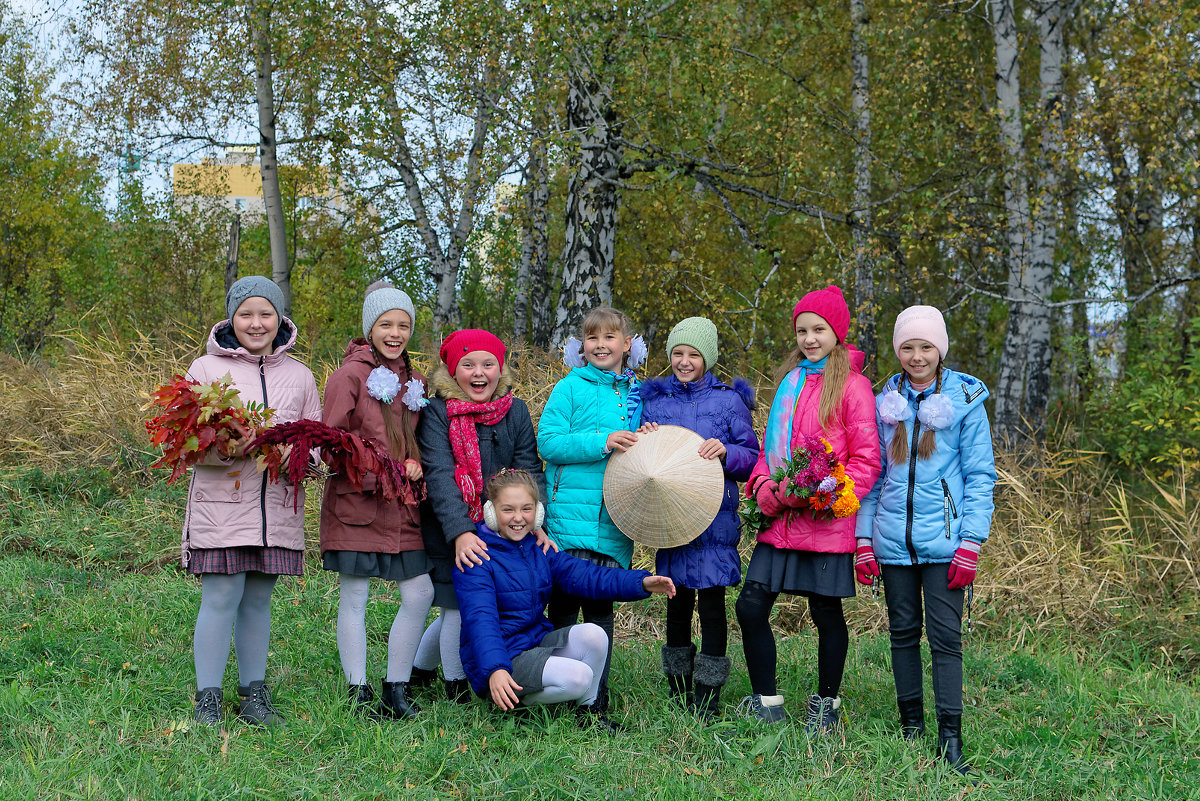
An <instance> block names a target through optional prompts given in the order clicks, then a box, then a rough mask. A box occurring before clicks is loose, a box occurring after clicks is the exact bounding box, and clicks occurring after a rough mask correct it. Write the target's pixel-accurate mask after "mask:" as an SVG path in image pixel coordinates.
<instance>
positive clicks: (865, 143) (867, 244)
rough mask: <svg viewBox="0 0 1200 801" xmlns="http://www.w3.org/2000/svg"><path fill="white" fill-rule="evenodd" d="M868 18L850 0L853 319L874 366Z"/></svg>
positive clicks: (861, 0)
mask: <svg viewBox="0 0 1200 801" xmlns="http://www.w3.org/2000/svg"><path fill="white" fill-rule="evenodd" d="M869 24H870V18H869V16H868V14H867V4H866V0H850V25H851V34H850V51H851V55H850V63H851V72H852V79H851V84H850V113H851V116H852V117H853V118H854V132H855V140H856V141H855V143H854V209H853V211H852V214H853V217H854V219H855V221H856V222H858V223H859V224H858V225H855V226H852V227H851V229H850V238H851V241H852V244H853V250H854V319H855V329H856V330H857V332H858V348H859V350H861V351H862V352H863V354H864V355H865V356H866V363H867V365H868V366H869V367H871V368H872V369H873V368H874V363H875V358H876V352H877V337H876V334H875V263H874V259H873V258H872V255H871V238H870V234H869V233H868V232H869V231H870V230H871V228H872V227H873V225H874V214H873V213H872V208H871V106H870V82H869V72H868V61H867V31H868V26H869Z"/></svg>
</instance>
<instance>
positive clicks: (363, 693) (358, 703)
mask: <svg viewBox="0 0 1200 801" xmlns="http://www.w3.org/2000/svg"><path fill="white" fill-rule="evenodd" d="M346 695H347V696H348V697H349V698H350V710H351V711H352V712H355V713H356V714H359V715H362V716H363V717H364V718H366V719H367V720H383V717H382V716H381V715H380V714H379V705H378V704H377V703H375V691H374V690H372V689H371V685H369V684H351V685H350V686H349V687H347V688H346Z"/></svg>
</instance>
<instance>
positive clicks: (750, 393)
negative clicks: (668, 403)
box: [640, 373, 755, 411]
mask: <svg viewBox="0 0 1200 801" xmlns="http://www.w3.org/2000/svg"><path fill="white" fill-rule="evenodd" d="M689 383H691V384H693V385H694V386H693V387H689V386H688V385H687V384H685V383H683V382H682V381H680V380H679V379H677V378H676V377H675V376H673V375H668V376H663V377H662V378H651V379H650V380H648V381H644V382H642V385H641V387H640V390H641V393H642V401H643V402H645V401H649V400H651V399H654V398H661V397H663V396H664V395H677V394H679V393H681V392H690V391H692V389H697V390H699V389H709V388H712V389H722V390H732V391H734V392H736V393H737V394H738V396H739V397H740V398H741V399H742V402H743V403H745V404H746V408H747V409H749V410H750V411H754V406H755V391H754V387H753V386H751V384H750V382H749V381H747V380H746V379H744V378H735V379H733V386H730V385H729V384H726V383H725V382H723V381H721V380H719V379H718V378H717V377H716V376H714V375H713V374H712V373H705V374H704V375H703V376H701V377H700V379H699V380H697V381H694V382H689Z"/></svg>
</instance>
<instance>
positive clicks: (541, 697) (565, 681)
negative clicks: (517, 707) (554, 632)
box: [521, 623, 608, 706]
mask: <svg viewBox="0 0 1200 801" xmlns="http://www.w3.org/2000/svg"><path fill="white" fill-rule="evenodd" d="M607 661H608V635H607V634H605V633H604V629H602V628H600V627H599V626H597V625H596V624H595V623H580V624H578V625H575V626H572V627H571V629H570V631H569V632H568V634H567V644H566V645H564V646H563V647H562V648H556V649H555V650H554V652H553V655H552V656H551V657H550V658H549V659H547V660H546V667H545V668H543V670H542V689H541V690H538V691H537V692H535V693H530V694H529V695H527V696H525V697H524V698H522V699H521V703H522V705H525V706H532V705H533V704H555V703H559V702H560V701H578V702H579V705H580V706H590V705H591V704H592V703H594V702H595V700H596V695H597V694H598V693H599V690H600V678H601V676H603V675H604V665H605V663H606V662H607Z"/></svg>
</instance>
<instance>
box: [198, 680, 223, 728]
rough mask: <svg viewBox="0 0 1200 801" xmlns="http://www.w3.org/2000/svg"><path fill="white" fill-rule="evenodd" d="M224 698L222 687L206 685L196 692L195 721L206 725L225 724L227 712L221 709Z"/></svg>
mask: <svg viewBox="0 0 1200 801" xmlns="http://www.w3.org/2000/svg"><path fill="white" fill-rule="evenodd" d="M223 700H224V698H223V695H222V693H221V688H220V687H205V688H204V689H203V690H199V691H198V692H197V693H196V713H195V715H194V718H195V721H196V722H197V723H201V724H203V725H205V726H224V725H225V713H224V712H222V711H221V702H222V701H223Z"/></svg>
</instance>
